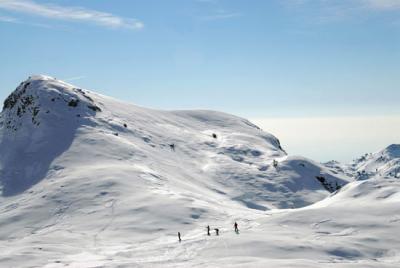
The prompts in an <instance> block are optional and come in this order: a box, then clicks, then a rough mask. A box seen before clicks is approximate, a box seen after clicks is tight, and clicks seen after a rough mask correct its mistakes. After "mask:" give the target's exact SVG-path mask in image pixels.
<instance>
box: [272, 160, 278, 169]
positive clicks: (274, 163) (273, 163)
mask: <svg viewBox="0 0 400 268" xmlns="http://www.w3.org/2000/svg"><path fill="white" fill-rule="evenodd" d="M272 165H273V166H274V168H277V167H278V161H276V160H275V159H274V161H272Z"/></svg>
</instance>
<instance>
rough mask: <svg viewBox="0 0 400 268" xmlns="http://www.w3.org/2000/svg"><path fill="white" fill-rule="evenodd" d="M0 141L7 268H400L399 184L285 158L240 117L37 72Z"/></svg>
mask: <svg viewBox="0 0 400 268" xmlns="http://www.w3.org/2000/svg"><path fill="white" fill-rule="evenodd" d="M0 142H1V144H0V182H1V193H2V194H1V197H0V226H1V228H0V267H197V266H201V267H266V266H267V265H268V267H321V266H325V267H329V265H331V266H335V267H336V266H340V267H398V266H399V259H400V258H399V256H398V249H397V247H396V245H399V241H398V239H397V238H396V236H394V235H393V234H395V233H396V231H398V230H399V224H400V220H399V219H400V211H399V209H398V204H399V203H398V201H399V196H398V194H397V193H398V190H399V183H398V180H397V179H396V178H394V177H385V176H375V177H374V178H373V179H370V180H365V181H353V180H354V179H353V178H351V177H352V174H354V173H352V172H353V170H350V169H348V170H347V172H339V171H338V170H337V169H335V168H333V167H332V166H326V165H321V164H319V163H316V162H314V161H312V160H310V159H307V158H304V157H300V156H288V155H287V154H286V152H285V151H284V149H283V148H282V147H281V144H280V142H279V140H278V139H277V138H276V137H274V136H272V135H271V134H269V133H267V132H264V131H262V130H261V129H259V128H258V127H257V126H255V125H253V124H252V123H251V122H249V121H247V120H245V119H242V118H239V117H236V116H232V115H228V114H224V113H220V112H215V111H159V110H153V109H147V108H143V107H138V106H135V105H132V104H130V103H126V102H122V101H119V100H115V99H113V98H110V97H107V96H103V95H100V94H97V93H95V92H92V91H89V90H86V89H80V88H78V87H76V86H73V85H70V84H67V83H65V82H62V81H59V80H57V79H54V78H51V77H48V76H32V77H30V78H29V79H28V80H26V81H24V82H22V83H21V84H20V85H19V86H18V88H17V89H16V90H15V91H14V92H13V93H11V95H10V96H9V97H8V98H7V99H6V101H5V103H4V107H3V111H2V113H1V116H0ZM392 157H393V159H392V160H396V159H398V156H396V155H394V156H393V155H392ZM392 160H391V161H392ZM274 161H277V165H276V166H274V165H273V162H274ZM364 166H365V165H363V167H364ZM373 167H375V166H373ZM358 169H359V167H358V166H357V170H358ZM353 177H355V175H354V176H353ZM340 188H342V189H340ZM338 189H340V191H337V190H338ZM235 221H237V222H238V223H239V229H240V234H236V233H234V232H233V223H234V222H235ZM207 225H210V226H211V227H212V228H219V229H220V236H218V237H217V236H215V235H214V234H213V235H212V236H207V235H206V231H205V227H206V226H207ZM178 231H179V232H181V233H182V239H183V241H182V242H181V243H179V242H177V232H178Z"/></svg>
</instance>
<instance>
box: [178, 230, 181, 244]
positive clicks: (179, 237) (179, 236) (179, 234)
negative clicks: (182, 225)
mask: <svg viewBox="0 0 400 268" xmlns="http://www.w3.org/2000/svg"><path fill="white" fill-rule="evenodd" d="M178 239H179V243H180V242H181V241H182V239H181V233H180V232H178Z"/></svg>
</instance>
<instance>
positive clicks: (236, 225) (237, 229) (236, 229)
mask: <svg viewBox="0 0 400 268" xmlns="http://www.w3.org/2000/svg"><path fill="white" fill-rule="evenodd" d="M233 226H234V227H235V232H236V233H239V228H238V224H237V222H235V224H234V225H233Z"/></svg>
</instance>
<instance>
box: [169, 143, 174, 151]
mask: <svg viewBox="0 0 400 268" xmlns="http://www.w3.org/2000/svg"><path fill="white" fill-rule="evenodd" d="M169 148H171V150H172V151H175V143H171V144H170V145H169Z"/></svg>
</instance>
